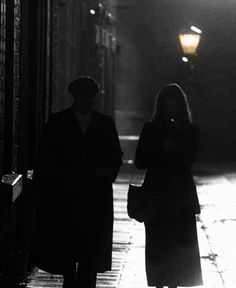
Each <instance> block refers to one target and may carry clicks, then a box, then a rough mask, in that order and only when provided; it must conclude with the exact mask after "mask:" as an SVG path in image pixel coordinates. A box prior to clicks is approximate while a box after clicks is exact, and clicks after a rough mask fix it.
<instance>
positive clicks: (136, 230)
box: [28, 171, 236, 288]
mask: <svg viewBox="0 0 236 288" xmlns="http://www.w3.org/2000/svg"><path fill="white" fill-rule="evenodd" d="M129 175H130V174H129ZM129 175H128V174H121V175H120V177H119V178H118V181H117V182H116V183H115V184H114V204H115V205H114V206H115V207H114V208H115V222H114V238H113V265H112V271H109V272H106V273H103V274H98V279H97V287H99V288H141V287H142V288H147V287H148V286H147V284H146V274H145V262H144V243H145V232H144V227H143V224H142V223H138V222H136V221H134V220H130V219H129V218H128V215H127V212H126V205H127V202H126V200H127V191H128V180H129V177H130V176H129ZM195 180H196V183H197V190H198V195H199V201H200V204H201V207H202V213H201V215H200V216H199V217H198V219H197V220H198V221H197V229H198V238H199V248H200V255H201V265H202V272H203V281H204V285H203V286H199V288H200V287H201V288H203V287H204V288H235V287H236V248H235V246H236V244H235V243H236V173H233V172H232V171H231V172H230V173H226V174H220V173H218V174H217V176H213V175H208V176H196V177H195ZM61 285H62V277H61V276H56V275H50V274H47V273H45V272H43V271H38V272H37V273H36V274H35V276H34V277H33V279H32V281H31V282H30V283H29V285H28V287H32V288H42V287H45V288H46V287H47V288H48V287H55V288H56V287H58V288H59V287H61Z"/></svg>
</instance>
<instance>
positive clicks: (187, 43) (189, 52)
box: [179, 26, 202, 80]
mask: <svg viewBox="0 0 236 288" xmlns="http://www.w3.org/2000/svg"><path fill="white" fill-rule="evenodd" d="M201 34H202V31H201V30H200V29H199V28H197V27H196V26H191V27H190V29H188V30H184V31H182V32H181V33H180V34H179V42H180V45H181V48H182V51H183V57H182V61H183V62H185V63H188V65H189V69H190V73H189V80H190V79H192V71H193V69H194V65H193V57H194V56H196V55H197V49H198V46H199V43H200V39H201Z"/></svg>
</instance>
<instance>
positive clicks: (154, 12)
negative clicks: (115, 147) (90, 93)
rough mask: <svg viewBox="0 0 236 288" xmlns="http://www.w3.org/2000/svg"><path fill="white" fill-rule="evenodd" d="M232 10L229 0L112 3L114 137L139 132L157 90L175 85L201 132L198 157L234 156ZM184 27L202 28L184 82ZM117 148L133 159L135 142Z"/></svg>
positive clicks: (235, 66) (235, 83) (223, 158)
mask: <svg viewBox="0 0 236 288" xmlns="http://www.w3.org/2000/svg"><path fill="white" fill-rule="evenodd" d="M235 15H236V2H235V1H223V0H215V1H213V0H212V1H204V0H199V1H192V0H186V1H185V0H183V1H174V0H173V1H166V0H158V1H156V0H145V1H139V0H132V1H118V11H117V32H118V44H119V49H118V56H117V58H118V59H117V79H116V80H117V82H116V98H115V100H116V106H115V107H116V120H117V125H118V129H119V132H120V134H122V135H130V134H131V135H138V134H139V133H140V129H141V127H142V125H143V123H144V122H145V121H146V120H148V119H149V118H150V116H151V114H152V111H153V104H154V98H155V96H156V94H157V91H158V90H159V89H160V88H161V87H162V86H163V85H164V84H166V83H169V82H177V83H179V84H180V85H182V86H183V88H184V90H185V92H186V93H187V96H188V99H189V102H190V106H191V109H192V113H193V120H194V122H195V123H196V124H197V125H199V127H200V129H201V135H202V139H201V142H202V143H201V151H200V155H199V156H200V158H199V159H200V160H201V161H214V162H215V161H220V162H222V161H224V162H227V161H235V160H236V153H235V144H236V121H235V120H236V81H235V78H236V64H235V59H236V50H235V44H236V37H235V24H236V17H235ZM190 25H195V26H197V27H199V28H200V29H201V30H202V32H203V33H202V37H201V42H200V45H199V49H198V55H197V56H196V57H194V59H193V63H194V70H193V71H192V75H191V79H189V71H188V64H186V63H183V62H182V60H181V57H182V51H181V47H180V44H179V40H178V35H179V33H180V31H181V30H183V29H187V28H189V27H190ZM122 145H123V149H124V150H125V152H126V158H127V159H128V158H133V150H134V147H135V145H136V143H135V141H123V143H122Z"/></svg>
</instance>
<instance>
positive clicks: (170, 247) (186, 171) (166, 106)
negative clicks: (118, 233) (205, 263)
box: [135, 84, 202, 288]
mask: <svg viewBox="0 0 236 288" xmlns="http://www.w3.org/2000/svg"><path fill="white" fill-rule="evenodd" d="M198 146H199V129H198V128H197V127H196V126H195V125H194V124H192V121H191V113H190V110H189V105H188V102H187V98H186V95H185V94H184V92H183V90H182V89H181V88H180V86H178V85H177V84H169V85H167V86H165V87H164V88H162V89H161V90H160V92H159V94H158V95H157V98H156V103H155V109H154V114H153V117H152V121H150V122H147V123H145V125H144V127H143V129H142V131H141V135H140V139H139V142H138V145H137V149H136V156H135V165H136V167H137V168H138V169H147V172H146V175H145V179H144V184H143V185H144V188H145V190H144V191H145V193H147V194H146V195H147V197H148V198H147V199H148V200H147V215H146V220H145V221H144V224H145V231H146V248H145V249H146V250H145V257H146V273H147V281H148V285H149V286H156V287H158V288H159V287H163V286H168V287H171V288H175V287H177V286H196V285H201V284H202V275H201V266H200V256H199V248H198V241H197V231H196V219H195V214H198V213H200V207H199V202H198V197H197V193H196V187H195V184H194V181H193V177H192V174H191V164H192V163H193V162H194V160H195V156H196V153H197V150H198Z"/></svg>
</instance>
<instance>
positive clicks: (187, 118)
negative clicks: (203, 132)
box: [152, 83, 192, 124]
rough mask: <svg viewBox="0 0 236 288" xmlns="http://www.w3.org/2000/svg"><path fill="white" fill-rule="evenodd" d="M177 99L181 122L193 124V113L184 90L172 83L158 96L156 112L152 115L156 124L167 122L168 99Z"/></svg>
mask: <svg viewBox="0 0 236 288" xmlns="http://www.w3.org/2000/svg"><path fill="white" fill-rule="evenodd" d="M171 96H172V97H173V96H174V97H176V99H177V102H178V105H179V108H180V115H179V116H180V120H181V122H182V123H191V122H192V113H191V111H190V107H189V104H188V100H187V96H186V94H185V93H184V91H183V89H182V88H181V87H180V86H179V85H178V84H176V83H171V84H168V85H166V86H164V87H163V88H162V89H161V90H160V91H159V93H158V94H157V97H156V100H155V106H154V112H153V115H152V121H153V122H156V123H160V124H161V123H164V122H165V119H166V118H165V116H166V115H165V109H164V107H165V105H166V98H168V97H171Z"/></svg>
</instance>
